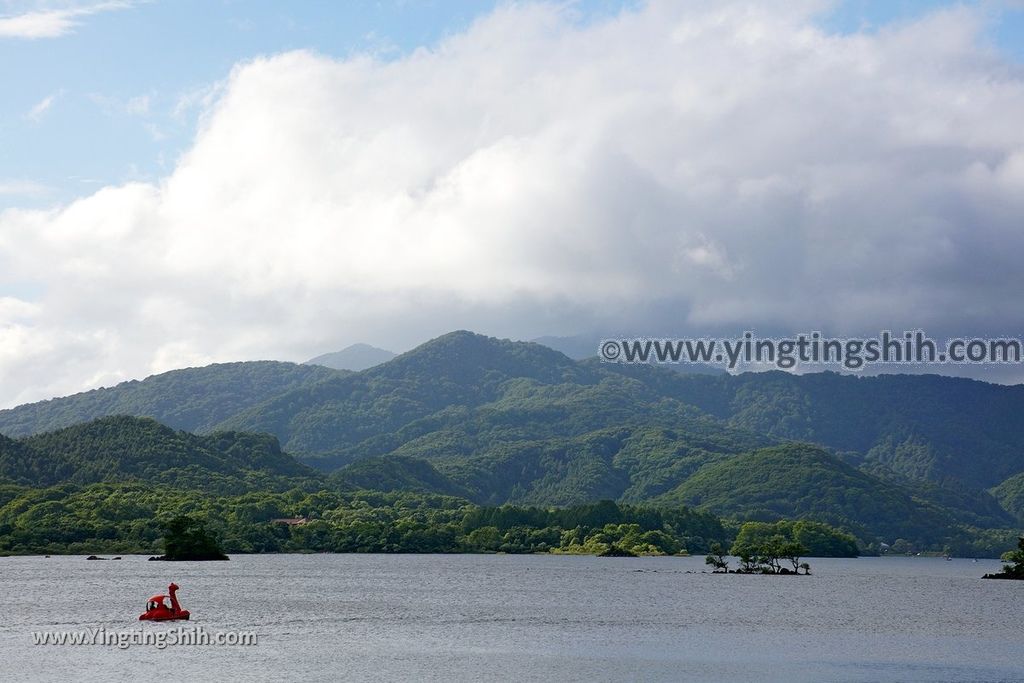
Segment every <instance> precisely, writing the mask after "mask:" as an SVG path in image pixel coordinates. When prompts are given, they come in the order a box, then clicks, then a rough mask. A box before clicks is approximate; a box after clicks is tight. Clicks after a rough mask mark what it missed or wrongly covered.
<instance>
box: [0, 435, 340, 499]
mask: <svg viewBox="0 0 1024 683" xmlns="http://www.w3.org/2000/svg"><path fill="white" fill-rule="evenodd" d="M0 479H3V480H6V481H7V482H9V483H13V484H19V485H24V486H31V487H37V488H43V487H49V486H54V485H59V484H73V485H85V484H91V483H96V482H128V481H139V482H145V483H147V484H153V485H161V486H168V487H171V488H176V489H189V490H198V491H206V492H219V493H241V492H244V491H256V490H268V491H269V490H275V491H276V490H285V489H288V488H291V487H294V486H298V485H303V484H304V485H306V486H316V485H319V484H318V481H319V479H320V476H319V475H318V474H317V473H316V472H315V471H313V470H311V469H309V468H308V467H306V466H305V465H302V464H301V463H299V462H298V461H296V460H295V459H294V458H292V457H291V456H289V455H287V454H285V453H282V452H281V448H280V445H279V444H278V442H277V439H275V438H274V437H273V436H270V435H267V434H246V433H239V432H219V433H215V434H210V435H208V436H196V435H193V434H189V433H187V432H181V431H175V430H173V429H171V428H170V427H167V426H164V425H162V424H160V423H159V422H157V421H155V420H153V419H150V418H137V417H127V416H113V417H104V418H100V419H98V420H93V421H92V422H86V423H83V424H80V425H75V426H73V427H66V428H64V429H60V430H57V431H54V432H47V433H45V434H39V435H36V436H31V437H26V438H23V439H21V440H18V441H12V440H10V439H4V440H3V441H2V442H0Z"/></svg>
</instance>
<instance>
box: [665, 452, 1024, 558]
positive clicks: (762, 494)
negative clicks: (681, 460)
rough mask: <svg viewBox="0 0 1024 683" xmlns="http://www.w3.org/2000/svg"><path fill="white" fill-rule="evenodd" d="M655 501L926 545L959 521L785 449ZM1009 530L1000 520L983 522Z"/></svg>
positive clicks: (714, 469)
mask: <svg viewBox="0 0 1024 683" xmlns="http://www.w3.org/2000/svg"><path fill="white" fill-rule="evenodd" d="M656 501H658V502H663V503H668V504H673V505H689V506H694V507H699V508H702V509H707V510H711V511H714V512H716V513H718V514H722V515H727V516H732V517H737V518H740V519H748V520H760V521H773V520H778V519H812V520H817V521H822V522H826V523H829V524H833V525H836V526H841V527H844V528H848V529H851V530H853V531H855V533H857V534H858V535H859V536H861V537H880V538H898V537H901V536H902V537H905V538H912V539H915V540H916V539H923V538H926V537H929V536H933V535H934V533H935V530H937V529H948V528H951V527H953V526H954V525H956V524H957V523H958V522H961V521H963V520H961V519H958V516H957V514H956V512H955V511H953V510H951V509H948V508H943V507H941V506H939V505H936V504H934V503H932V502H929V501H927V500H925V499H922V498H919V497H916V496H915V495H913V491H912V490H908V489H906V488H903V487H900V486H897V485H895V484H892V483H889V482H886V481H883V480H880V479H878V478H877V477H874V476H872V475H870V474H867V473H865V472H863V471H861V470H858V469H856V468H854V467H851V466H850V465H848V464H846V463H844V462H842V461H840V460H839V459H837V458H836V457H834V456H832V455H831V454H829V453H828V452H826V451H823V450H821V449H820V448H816V447H814V446H809V445H799V444H793V445H783V446H775V447H772V448H765V449H761V450H757V451H753V452H751V453H746V454H744V455H741V456H737V457H735V458H730V459H729V460H726V461H723V462H719V463H715V464H713V465H709V466H708V467H705V468H704V469H702V470H701V471H700V472H698V473H696V474H695V475H694V476H692V477H690V478H689V479H687V480H686V481H685V482H683V483H682V484H680V485H679V486H678V487H676V488H675V489H673V490H672V491H670V492H668V493H666V494H664V495H662V496H661V497H659V498H657V499H656ZM988 521H990V522H992V523H993V524H994V525H1000V524H1002V525H1007V526H1009V525H1011V524H1012V523H1013V520H1012V519H1011V518H1010V517H1009V516H1008V515H1006V513H1002V515H1001V516H999V517H996V518H995V519H992V520H988Z"/></svg>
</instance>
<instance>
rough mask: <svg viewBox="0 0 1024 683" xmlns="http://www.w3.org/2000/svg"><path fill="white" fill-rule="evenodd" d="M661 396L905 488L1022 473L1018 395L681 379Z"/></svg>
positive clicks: (915, 378) (953, 385)
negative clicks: (804, 445) (833, 452)
mask: <svg viewBox="0 0 1024 683" xmlns="http://www.w3.org/2000/svg"><path fill="white" fill-rule="evenodd" d="M623 371H628V369H624V370H623ZM668 391H669V392H670V393H671V395H672V396H673V397H675V398H677V399H679V400H681V401H683V402H685V403H688V404H690V405H694V406H697V407H699V408H700V409H701V410H704V411H705V412H707V413H709V414H711V415H714V416H715V417H718V418H720V419H722V420H725V421H726V422H727V423H728V424H730V425H732V426H735V427H740V428H743V429H748V430H750V431H753V432H756V433H758V434H767V435H770V436H774V437H777V438H781V439H790V440H796V441H807V442H813V443H819V444H823V445H826V446H829V447H830V448H833V449H837V450H840V451H849V452H855V453H856V454H858V455H859V456H860V458H861V459H862V461H863V462H864V463H865V464H866V465H867V466H869V467H870V466H874V465H881V466H883V467H884V468H885V469H888V470H891V471H892V472H894V473H896V474H899V475H903V476H906V477H909V478H911V479H920V480H927V481H932V482H936V483H940V484H942V483H946V482H948V481H956V482H960V483H963V484H966V485H968V486H971V487H974V488H976V489H985V488H989V487H991V486H995V485H997V484H999V483H1000V482H1002V481H1004V480H1005V479H1006V478H1008V477H1010V476H1012V475H1014V474H1017V473H1019V472H1021V471H1022V470H1024V421H1022V420H1020V419H1019V415H1021V414H1022V412H1024V386H1021V385H1018V386H1002V385H996V384H987V383H985V382H978V381H975V380H969V379H962V378H955V377H940V376H937V375H879V376H876V377H858V376H851V375H839V374H836V373H832V372H822V373H815V374H808V375H792V374H789V373H784V372H778V371H775V372H765V373H746V374H742V375H737V376H727V377H707V376H687V377H681V378H679V381H676V382H673V383H672V387H671V388H669V389H668Z"/></svg>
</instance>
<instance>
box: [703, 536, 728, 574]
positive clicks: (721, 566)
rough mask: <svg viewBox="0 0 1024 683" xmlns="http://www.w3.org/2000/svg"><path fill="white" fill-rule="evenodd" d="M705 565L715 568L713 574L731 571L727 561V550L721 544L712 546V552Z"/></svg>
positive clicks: (716, 543) (706, 558)
mask: <svg viewBox="0 0 1024 683" xmlns="http://www.w3.org/2000/svg"><path fill="white" fill-rule="evenodd" d="M704 564H709V565H711V566H712V567H714V569H713V570H712V571H713V572H728V571H729V562H728V560H726V559H725V550H723V549H722V544H721V543H718V542H715V543H712V544H711V552H710V553H708V556H707V557H705V558H704Z"/></svg>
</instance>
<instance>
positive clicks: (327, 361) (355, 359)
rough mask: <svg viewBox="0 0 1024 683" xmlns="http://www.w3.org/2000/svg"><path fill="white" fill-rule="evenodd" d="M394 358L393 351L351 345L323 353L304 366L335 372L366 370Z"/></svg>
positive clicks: (365, 345)
mask: <svg viewBox="0 0 1024 683" xmlns="http://www.w3.org/2000/svg"><path fill="white" fill-rule="evenodd" d="M394 357H395V353H394V352H393V351H388V350H386V349H379V348H377V347H376V346H370V345H369V344H352V345H351V346H346V347H345V348H343V349H342V350H341V351H335V352H333V353H325V354H322V355H320V356H317V357H316V358H310V359H309V360H307V361H306V365H322V366H324V367H327V368H333V369H335V370H352V371H354V372H358V371H359V370H366V369H367V368H372V367H373V366H375V365H380V364H381V363H387V362H388V361H389V360H391V359H392V358H394Z"/></svg>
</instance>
